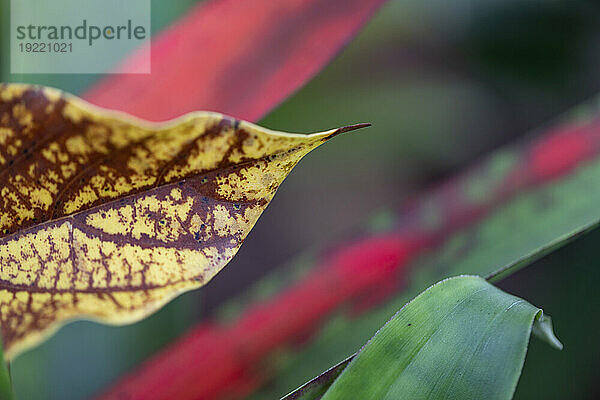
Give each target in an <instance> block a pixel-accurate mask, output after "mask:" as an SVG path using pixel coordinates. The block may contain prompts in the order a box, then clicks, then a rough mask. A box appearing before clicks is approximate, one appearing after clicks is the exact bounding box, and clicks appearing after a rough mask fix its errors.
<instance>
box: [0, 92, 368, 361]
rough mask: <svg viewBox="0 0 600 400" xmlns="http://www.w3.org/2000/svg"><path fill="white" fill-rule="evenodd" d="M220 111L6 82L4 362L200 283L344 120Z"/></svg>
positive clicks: (128, 316)
mask: <svg viewBox="0 0 600 400" xmlns="http://www.w3.org/2000/svg"><path fill="white" fill-rule="evenodd" d="M365 125H366V124H361V125H354V126H350V127H345V128H340V129H334V130H330V131H327V132H322V133H315V134H311V135H298V134H287V133H281V132H274V131H271V130H268V129H264V128H261V127H258V126H256V125H254V124H251V123H248V122H244V121H238V120H236V119H233V118H230V117H226V116H224V115H221V114H217V113H209V112H197V113H192V114H188V115H185V116H183V117H181V118H178V119H176V120H173V121H170V122H166V123H160V124H155V123H149V122H146V121H141V120H137V119H135V118H133V117H131V116H127V115H124V114H122V113H117V112H111V111H107V110H103V109H100V108H97V107H95V106H92V105H90V104H88V103H86V102H84V101H83V100H81V99H78V98H76V97H74V96H70V95H67V94H64V93H62V92H59V91H57V90H55V89H49V88H43V87H36V86H31V85H16V84H1V85H0V328H1V331H2V340H3V343H4V346H5V354H6V356H7V358H8V359H11V358H13V357H15V355H17V354H18V353H19V352H21V351H22V350H24V349H26V348H28V347H30V346H32V345H34V344H36V343H38V342H39V341H41V340H43V338H44V337H46V336H47V335H49V334H50V333H51V332H53V331H55V330H56V329H57V328H58V327H59V325H60V324H61V323H64V322H65V321H66V320H69V319H74V318H91V319H94V320H97V321H101V322H105V323H112V324H124V323H129V322H133V321H135V320H138V319H141V318H143V317H145V316H147V315H149V314H150V313H152V312H154V311H156V310H157V309H158V308H160V307H161V306H162V305H164V304H165V303H166V302H167V301H169V300H170V299H172V298H173V297H174V296H176V295H178V294H180V293H182V292H184V291H187V290H190V289H193V288H197V287H200V286H202V285H204V284H205V283H206V282H208V281H209V280H210V279H211V278H212V277H213V276H214V275H215V274H216V273H217V272H218V271H219V270H220V269H221V268H223V266H225V264H227V262H228V261H229V260H231V258H232V257H233V256H234V255H235V253H236V252H237V250H238V249H239V247H240V245H241V244H242V242H243V240H244V238H245V237H246V236H247V235H248V232H249V231H250V229H251V228H252V226H253V225H254V224H255V223H256V220H257V219H258V217H259V216H260V214H261V213H262V212H263V211H264V209H265V207H266V206H267V204H268V203H269V201H270V200H271V198H272V197H273V195H274V194H275V191H276V190H277V187H278V186H279V185H280V184H281V182H282V181H283V179H284V178H285V177H286V175H287V174H288V173H289V172H290V170H291V169H292V168H293V167H294V166H295V165H296V163H298V161H299V160H300V159H301V158H302V157H303V156H304V155H305V154H307V153H308V152H309V151H311V150H312V149H314V148H315V147H317V146H318V145H319V144H321V143H322V142H324V141H325V140H327V139H329V138H331V137H333V136H335V135H337V134H339V133H341V132H344V131H348V130H352V129H356V128H359V127H362V126H365Z"/></svg>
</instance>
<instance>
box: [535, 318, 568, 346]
mask: <svg viewBox="0 0 600 400" xmlns="http://www.w3.org/2000/svg"><path fill="white" fill-rule="evenodd" d="M533 334H534V335H535V336H537V337H538V338H539V339H541V340H542V341H544V342H546V343H547V344H549V345H550V346H551V347H554V348H555V349H557V350H562V349H563V344H562V343H561V342H560V340H558V338H557V337H556V335H555V334H554V329H553V328H552V318H550V316H548V315H546V314H544V313H543V312H542V311H541V310H540V311H539V312H538V315H537V316H536V318H535V321H534V323H533Z"/></svg>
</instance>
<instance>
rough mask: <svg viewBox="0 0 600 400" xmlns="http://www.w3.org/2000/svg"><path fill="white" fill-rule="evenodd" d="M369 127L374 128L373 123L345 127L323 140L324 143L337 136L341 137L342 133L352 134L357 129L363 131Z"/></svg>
mask: <svg viewBox="0 0 600 400" xmlns="http://www.w3.org/2000/svg"><path fill="white" fill-rule="evenodd" d="M369 126H372V124H371V123H368V122H366V123H360V124H353V125H347V126H343V127H341V128H338V129H336V130H334V131H333V132H331V133H330V134H329V135H327V136H325V137H324V138H323V141H326V140H329V139H331V138H334V137H336V136H337V135H341V134H342V133H346V132H350V131H355V130H357V129H362V128H367V127H369Z"/></svg>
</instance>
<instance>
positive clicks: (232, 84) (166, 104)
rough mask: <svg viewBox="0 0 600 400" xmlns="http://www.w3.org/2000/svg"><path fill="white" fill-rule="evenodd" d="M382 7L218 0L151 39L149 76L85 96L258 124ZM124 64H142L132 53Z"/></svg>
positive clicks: (102, 86)
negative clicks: (222, 115) (201, 112)
mask: <svg viewBox="0 0 600 400" xmlns="http://www.w3.org/2000/svg"><path fill="white" fill-rule="evenodd" d="M383 2H384V0H345V1H340V0H277V1H273V0H253V1H236V0H220V1H209V2H207V3H203V4H201V5H199V6H197V7H195V8H194V9H192V11H190V12H189V14H188V15H187V16H186V17H185V18H184V19H183V20H181V21H180V22H178V23H176V24H175V25H174V26H172V27H170V28H169V29H167V30H165V31H164V32H163V33H161V34H159V35H157V36H156V37H154V38H153V39H152V53H151V62H152V65H151V69H152V73H151V74H146V75H142V74H140V75H136V74H131V75H113V76H111V77H109V78H106V79H104V80H103V81H101V82H100V83H98V84H97V85H96V86H94V87H93V88H92V89H90V90H89V91H88V92H87V95H86V96H84V97H85V98H86V99H87V100H89V101H91V102H93V103H96V104H98V105H100V106H103V107H107V108H112V109H118V110H122V111H127V112H129V113H131V114H133V115H136V116H138V117H143V118H145V119H148V120H153V121H160V120H167V119H171V118H174V117H177V116H179V115H181V114H183V113H186V112H189V111H195V110H212V111H219V112H222V113H225V114H229V115H233V116H236V117H237V118H240V119H245V120H249V121H255V120H257V119H259V118H260V117H262V116H263V115H265V113H267V112H268V111H269V110H271V109H272V108H273V107H274V106H276V105H277V104H278V103H280V102H281V101H283V100H285V98H287V97H288V96H289V95H290V94H291V93H292V92H294V91H295V90H296V89H298V88H299V87H300V86H302V85H303V84H304V83H306V82H307V81H308V80H309V79H310V78H312V77H313V76H314V75H315V74H316V73H317V72H319V70H321V69H322V68H323V66H324V65H326V64H327V63H328V62H329V61H330V60H331V59H332V57H333V56H334V55H335V54H337V52H338V51H340V49H341V48H342V47H343V46H344V45H345V44H347V43H348V42H349V41H350V39H351V38H352V37H353V36H354V34H356V33H357V31H358V30H359V29H360V27H361V26H362V25H363V24H364V23H365V22H366V21H368V19H369V17H370V16H371V15H372V14H373V13H374V11H375V10H376V9H377V8H378V6H379V5H381V4H382V3H383ZM125 62H127V63H137V62H138V61H137V60H136V54H133V55H132V56H131V57H130V58H129V59H128V60H126V61H125Z"/></svg>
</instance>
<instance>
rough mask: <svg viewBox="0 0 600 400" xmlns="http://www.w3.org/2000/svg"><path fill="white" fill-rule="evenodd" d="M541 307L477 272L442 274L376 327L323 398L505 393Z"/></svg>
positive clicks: (513, 380) (497, 396) (388, 398)
mask: <svg viewBox="0 0 600 400" xmlns="http://www.w3.org/2000/svg"><path fill="white" fill-rule="evenodd" d="M539 312H540V310H539V309H538V308H536V307H534V306H532V305H531V304H529V303H527V302H526V301H524V300H521V299H519V298H517V297H514V296H512V295H510V294H507V293H504V292H502V291H501V290H499V289H497V288H495V287H494V286H492V285H490V284H489V283H487V282H486V281H485V280H483V279H482V278H479V277H474V276H461V277H456V278H450V279H446V280H443V281H441V282H439V283H438V284H436V285H434V286H432V287H430V288H429V289H428V290H426V291H425V292H423V293H422V294H420V295H419V296H417V297H416V298H415V299H414V300H413V301H411V302H410V303H408V304H407V305H406V306H405V307H404V308H402V310H400V311H399V312H398V313H397V314H396V316H394V317H393V318H392V319H391V320H390V321H389V322H388V323H387V324H386V325H385V326H384V327H383V328H381V329H380V331H379V332H378V333H377V334H376V335H375V337H374V338H373V339H372V340H371V341H370V342H369V343H367V345H365V347H364V348H363V349H362V350H361V351H360V352H359V353H358V354H357V356H356V357H355V358H354V360H353V361H352V362H351V363H350V364H349V365H348V367H347V368H346V369H345V370H344V372H343V373H342V374H341V375H340V376H339V378H338V379H337V380H336V381H335V382H334V383H333V385H332V386H331V387H330V388H329V390H328V391H327V392H326V394H325V395H324V397H323V400H334V399H348V398H360V399H382V400H391V399H398V398H408V399H462V400H464V399H481V398H485V399H510V398H511V397H512V394H513V393H514V390H515V388H516V384H517V381H518V378H519V375H520V372H521V369H522V366H523V362H524V360H525V353H526V350H527V344H528V341H529V337H530V334H531V330H532V326H533V323H534V320H535V319H536V316H537V315H538V313H539Z"/></svg>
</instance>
